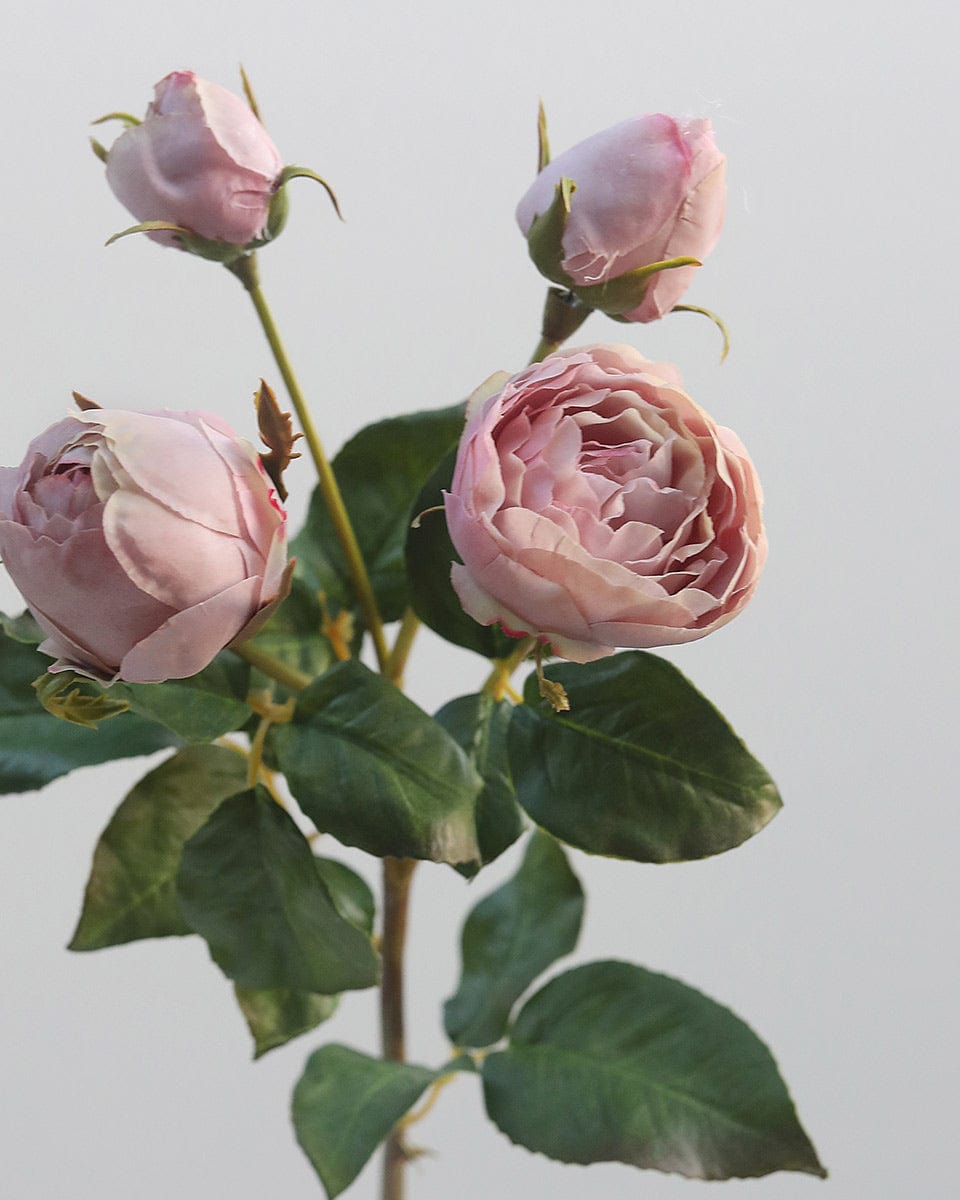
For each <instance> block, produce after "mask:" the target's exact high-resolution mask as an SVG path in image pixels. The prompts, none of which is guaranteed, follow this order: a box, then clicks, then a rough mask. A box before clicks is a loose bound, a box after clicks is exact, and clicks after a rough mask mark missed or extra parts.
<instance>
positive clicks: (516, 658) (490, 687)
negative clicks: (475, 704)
mask: <svg viewBox="0 0 960 1200" xmlns="http://www.w3.org/2000/svg"><path fill="white" fill-rule="evenodd" d="M536 645H537V639H536V638H533V637H527V638H522V639H521V640H520V641H519V642H518V643H517V647H516V649H515V650H514V651H513V653H512V654H509V655H507V657H506V658H498V659H496V661H495V662H494V666H493V670H492V671H491V672H490V674H489V676H488V677H487V681H486V683H485V684H484V685H483V687H482V688H481V691H482V692H483V693H484V694H485V695H487V696H492V697H493V698H494V700H502V699H503V697H504V693H505V692H506V690H507V685H508V684H509V683H510V676H511V675H512V674H513V673H514V671H515V670H516V669H517V667H519V666H520V664H521V663H522V662H523V660H524V659H525V658H526V657H527V656H528V655H529V653H530V651H531V650H532V649H533V648H534V646H536Z"/></svg>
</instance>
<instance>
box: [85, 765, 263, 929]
mask: <svg viewBox="0 0 960 1200" xmlns="http://www.w3.org/2000/svg"><path fill="white" fill-rule="evenodd" d="M246 778H247V762H246V758H245V756H244V755H243V754H241V753H240V752H239V751H237V750H234V749H228V748H227V747H226V746H188V747H187V748H186V749H184V750H181V751H179V753H177V754H174V755H173V756H172V757H171V758H168V759H167V760H166V761H165V762H162V763H161V764H160V766H159V767H155V768H154V770H152V771H150V772H149V774H147V775H145V776H144V777H143V779H141V780H140V782H139V783H137V784H136V785H135V786H134V787H133V788H132V789H131V790H130V791H129V792H128V793H127V795H126V796H125V797H124V799H123V801H122V803H121V804H120V806H119V808H118V809H117V811H116V812H115V813H114V814H113V816H112V817H111V818H110V821H109V823H108V825H107V827H106V828H105V829H104V831H103V833H102V834H101V835H100V838H99V840H98V841H97V845H96V848H95V849H94V852H93V864H92V866H91V868H90V877H89V879H88V880H87V886H86V891H85V893H84V898H83V911H82V912H81V913H80V920H79V921H78V923H77V928H76V930H75V931H74V934H73V938H72V939H71V941H70V946H69V948H70V949H71V950H100V949H102V948H103V947H104V946H119V945H122V944H124V943H126V942H134V941H139V940H141V939H142V938H158V937H184V936H185V935H187V934H190V933H192V932H193V930H192V929H191V928H190V926H189V925H188V924H187V923H186V922H185V921H184V919H183V917H182V916H181V915H180V908H179V905H178V904H177V894H176V879H177V871H178V870H179V868H180V859H181V856H182V854H183V847H184V845H185V844H186V842H187V841H188V840H189V839H190V838H191V837H193V835H194V834H195V833H196V832H197V831H198V830H199V829H200V828H201V826H202V825H203V824H204V822H205V821H207V820H208V818H209V817H210V815H211V814H212V813H213V812H214V811H215V810H216V809H217V808H218V807H219V806H220V804H221V803H222V802H223V801H224V800H226V799H227V798H228V797H229V796H235V795H236V794H237V793H238V792H240V791H242V790H243V788H244V787H245V786H246Z"/></svg>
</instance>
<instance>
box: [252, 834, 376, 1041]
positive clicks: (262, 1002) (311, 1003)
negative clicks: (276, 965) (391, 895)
mask: <svg viewBox="0 0 960 1200" xmlns="http://www.w3.org/2000/svg"><path fill="white" fill-rule="evenodd" d="M314 864H315V866H316V868H317V871H318V873H319V875H320V878H321V879H322V880H323V882H324V883H325V884H326V886H327V890H328V891H329V893H330V898H331V900H332V901H333V904H334V907H335V908H336V910H337V912H338V913H339V914H340V916H341V917H343V919H344V920H345V921H349V922H350V924H351V925H355V926H356V927H357V928H358V929H362V930H363V931H364V932H365V933H367V934H372V933H373V918H374V913H375V908H376V906H375V902H374V899H373V892H371V891H370V887H369V885H368V884H367V881H366V880H365V879H363V878H361V876H359V875H358V874H357V873H356V871H353V870H351V869H350V867H348V866H347V865H346V864H345V863H342V862H338V861H337V860H336V859H333V858H315V859H314ZM234 990H235V991H236V994H237V1001H238V1002H239V1004H240V1010H241V1012H242V1013H243V1015H244V1018H245V1020H246V1022H247V1026H248V1028H249V1030H250V1032H251V1034H252V1035H253V1042H254V1054H253V1057H254V1058H260V1056H261V1055H263V1054H266V1053H267V1051H268V1050H275V1049H276V1048H277V1047H278V1046H283V1045H285V1044H286V1043H287V1042H289V1041H290V1040H291V1039H292V1038H295V1037H299V1036H300V1034H302V1033H307V1032H308V1030H311V1029H315V1028H316V1027H317V1026H318V1025H319V1024H321V1023H322V1022H323V1021H326V1020H329V1018H330V1017H332V1016H333V1014H334V1012H335V1011H336V1008H337V1004H338V1002H339V1000H340V997H339V996H324V995H320V994H318V993H316V992H298V991H293V990H292V989H291V988H268V989H254V988H242V987H237V986H236V985H235V987H234Z"/></svg>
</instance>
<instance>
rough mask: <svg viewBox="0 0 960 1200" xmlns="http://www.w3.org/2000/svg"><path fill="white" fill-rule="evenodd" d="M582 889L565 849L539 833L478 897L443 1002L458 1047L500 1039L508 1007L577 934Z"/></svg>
mask: <svg viewBox="0 0 960 1200" xmlns="http://www.w3.org/2000/svg"><path fill="white" fill-rule="evenodd" d="M583 906H584V899H583V889H582V888H581V886H580V881H579V880H578V879H577V877H576V875H575V874H574V873H573V871H572V870H571V868H570V864H569V863H568V862H567V856H566V855H565V854H564V852H563V848H562V847H561V846H560V845H559V843H558V842H556V841H555V840H554V839H553V838H552V837H551V836H550V834H549V833H544V832H543V831H542V830H536V831H535V832H534V833H533V835H532V837H531V838H530V841H529V842H528V844H527V849H526V853H525V854H524V856H523V861H522V863H521V864H520V867H519V869H518V870H517V872H516V874H515V875H514V876H513V878H512V879H509V880H508V881H507V882H506V883H505V884H503V886H502V887H499V888H498V889H497V890H496V891H495V892H493V893H491V895H489V896H487V897H486V898H485V899H483V900H481V901H480V903H479V904H477V906H476V907H475V908H474V909H473V911H472V912H471V913H470V915H469V916H468V917H467V919H466V922H465V923H464V926H463V932H462V934H461V937H460V951H461V960H462V971H461V975H460V982H459V984H458V985H457V990H456V992H455V994H454V995H453V996H451V997H450V999H449V1000H447V1002H446V1003H445V1004H444V1006H443V1024H444V1028H445V1029H446V1031H447V1036H448V1037H449V1038H450V1041H451V1042H453V1044H454V1045H456V1046H475V1047H482V1046H490V1045H492V1044H493V1043H494V1042H497V1041H499V1040H500V1038H502V1037H503V1035H504V1033H505V1031H506V1028H507V1023H508V1021H509V1020H510V1013H511V1011H512V1010H513V1006H514V1005H515V1004H516V1002H517V1001H518V1000H519V999H520V997H521V996H522V995H523V993H524V992H525V991H526V990H527V988H528V987H529V986H530V984H531V983H533V981H534V980H535V979H536V978H537V976H538V975H540V974H542V973H543V972H544V971H545V970H546V969H547V967H549V966H550V965H551V964H552V963H554V962H556V961H557V959H558V958H562V957H563V956H564V955H566V954H570V953H571V951H572V950H573V949H574V948H575V946H576V944H577V938H578V937H579V936H580V925H581V922H582V920H583Z"/></svg>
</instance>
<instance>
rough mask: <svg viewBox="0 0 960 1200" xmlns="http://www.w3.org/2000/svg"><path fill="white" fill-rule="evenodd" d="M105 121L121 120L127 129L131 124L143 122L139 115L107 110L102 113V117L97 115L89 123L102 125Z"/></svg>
mask: <svg viewBox="0 0 960 1200" xmlns="http://www.w3.org/2000/svg"><path fill="white" fill-rule="evenodd" d="M105 121H122V122H123V123H124V125H126V126H127V128H128V129H129V128H130V127H131V126H132V125H142V124H143V122H142V121H141V120H140V118H139V117H135V116H133V114H132V113H126V112H109V113H104V114H103V116H102V117H97V119H96V120H95V121H91V122H90V124H91V125H102V124H103V123H104V122H105Z"/></svg>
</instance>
